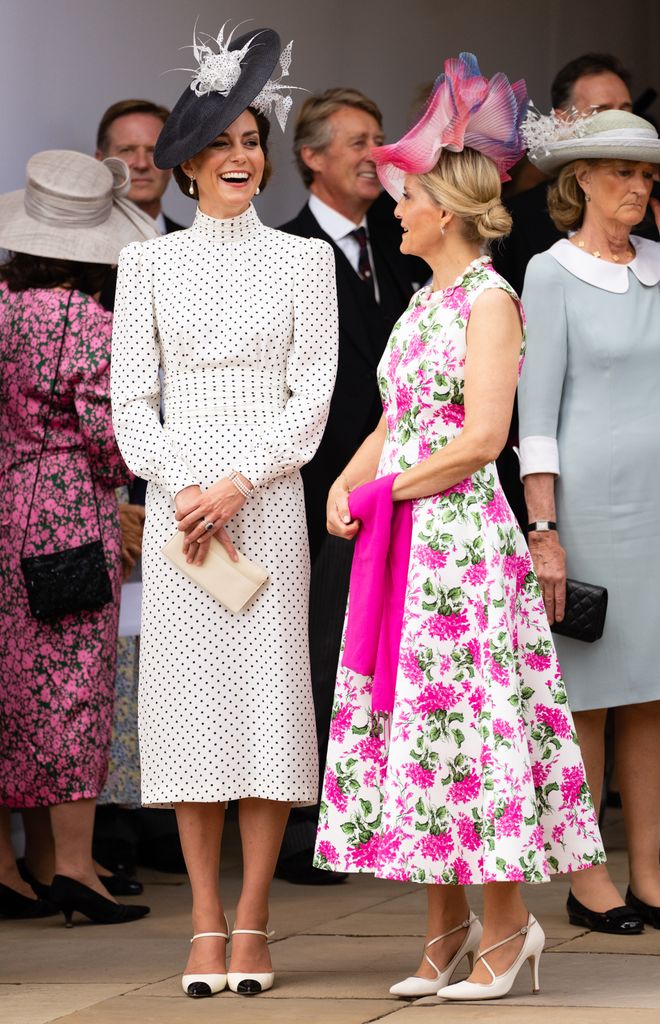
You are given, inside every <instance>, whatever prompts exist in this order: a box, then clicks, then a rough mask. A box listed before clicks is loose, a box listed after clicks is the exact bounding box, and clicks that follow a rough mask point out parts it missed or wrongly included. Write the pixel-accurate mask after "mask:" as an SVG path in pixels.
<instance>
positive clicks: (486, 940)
mask: <svg viewBox="0 0 660 1024" xmlns="http://www.w3.org/2000/svg"><path fill="white" fill-rule="evenodd" d="M527 918H528V911H527V907H526V906H525V904H524V901H523V898H522V892H521V890H520V885H519V884H518V882H491V883H490V884H488V885H485V886H484V918H483V926H484V932H483V936H482V938H481V943H480V950H484V949H488V947H489V946H492V945H494V944H495V943H496V942H501V941H502V940H503V939H507V938H508V937H509V936H510V935H515V933H516V932H517V931H519V930H520V929H521V928H522V927H523V926H524V925H526V924H527ZM524 941H525V937H524V936H523V935H519V936H518V937H517V938H515V939H513V940H512V941H511V942H507V943H505V945H504V946H500V948H499V949H494V950H493V952H492V953H489V954H488V957H487V960H488V963H489V965H490V967H491V969H492V970H493V971H494V972H495V974H496V975H499V974H504V972H505V971H507V970H508V969H509V967H511V964H512V963H513V961H514V960H515V959H516V957H517V956H518V953H519V952H520V950H521V949H522V946H523V942H524ZM469 980H470V981H474V982H477V983H478V984H480V985H490V984H491V982H492V980H493V979H492V977H491V975H490V972H489V971H488V969H487V968H486V966H485V965H484V964H483V963H482V961H481V960H478V961H477V962H476V963H475V965H474V970H473V971H472V974H471V975H470V979H469Z"/></svg>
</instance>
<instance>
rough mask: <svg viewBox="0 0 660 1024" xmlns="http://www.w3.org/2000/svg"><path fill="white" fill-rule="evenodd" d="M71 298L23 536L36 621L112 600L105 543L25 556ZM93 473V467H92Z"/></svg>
mask: <svg viewBox="0 0 660 1024" xmlns="http://www.w3.org/2000/svg"><path fill="white" fill-rule="evenodd" d="M70 304H71V295H69V301H68V303H67V307H66V316H65V319H64V330H63V331H62V343H61V345H60V352H59V356H58V359H57V366H56V369H55V376H54V378H53V383H52V385H51V389H50V399H49V403H48V412H47V414H46V420H45V423H44V436H43V440H42V442H41V451H40V452H39V460H38V462H37V470H36V473H35V475H34V486H33V488H32V498H31V499H30V507H29V509H28V517H27V525H26V527H25V533H24V534H23V544H22V546H21V570H22V572H23V578H24V580H25V587H26V590H27V597H28V604H29V606H30V612H31V614H32V616H33V618H35V619H57V618H60V616H63V615H72V614H76V613H77V612H81V611H96V610H97V609H99V608H102V607H103V606H104V605H106V604H108V603H109V602H110V601H112V583H111V581H110V575H109V573H108V567H107V564H106V561H105V553H104V551H103V543H102V541H101V540H100V539H99V540H92V541H89V542H88V543H87V544H79V545H78V547H75V548H67V549H65V550H64V551H53V552H51V553H50V554H48V555H31V556H30V557H28V558H24V557H23V552H24V550H25V542H26V540H27V535H28V530H29V528H30V517H31V514H32V505H33V503H34V496H35V494H36V491H37V483H38V481H39V470H40V469H41V459H42V456H43V453H44V448H45V445H46V435H47V433H48V423H49V420H50V414H51V409H52V405H53V394H54V392H55V385H56V383H57V377H58V374H59V369H60V361H61V358H62V350H63V348H64V337H65V334H66V326H67V322H68V319H69V306H70ZM90 473H91V467H90ZM92 489H93V492H94V505H95V507H96V522H97V524H98V528H99V538H100V536H101V517H100V515H99V506H98V501H97V499H96V484H95V483H94V477H93V475H92Z"/></svg>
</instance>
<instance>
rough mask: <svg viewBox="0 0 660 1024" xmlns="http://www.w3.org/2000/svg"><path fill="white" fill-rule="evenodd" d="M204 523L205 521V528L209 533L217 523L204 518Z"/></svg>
mask: <svg viewBox="0 0 660 1024" xmlns="http://www.w3.org/2000/svg"><path fill="white" fill-rule="evenodd" d="M202 523H203V525H204V529H205V530H206V532H207V533H210V532H211V530H212V529H213V528H214V527H215V523H211V522H209V520H208V519H202Z"/></svg>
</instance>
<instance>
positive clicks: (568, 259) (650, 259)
mask: <svg viewBox="0 0 660 1024" xmlns="http://www.w3.org/2000/svg"><path fill="white" fill-rule="evenodd" d="M630 241H631V243H632V244H633V246H634V247H635V253H636V255H635V258H634V260H631V262H630V263H625V264H623V265H622V264H620V263H610V262H609V261H608V260H601V259H598V257H597V256H592V255H591V253H589V252H585V251H584V249H578V248H577V246H575V245H573V243H572V242H569V240H568V239H567V238H562V239H560V240H559V241H558V242H555V244H554V245H552V246H550V248H549V249H548V252H549V253H550V255H551V256H553V257H554V258H555V259H556V260H557V263H559V264H561V266H562V267H563V268H564V270H568V272H569V273H570V274H573V275H574V277H579V278H580V280H581V281H584V282H586V284H592V285H594V287H596V288H602V289H603V290H604V291H606V292H618V293H620V294H623V293H624V292H627V291H628V288H629V286H630V278H629V275H628V271H629V270H632V272H633V274H634V275H635V277H636V278H637V280H638V281H639V282H640V284H645V285H649V286H651V285H655V284H658V282H659V281H660V242H652V241H651V240H650V239H648V238H639V237H638V236H637V235H631V236H630Z"/></svg>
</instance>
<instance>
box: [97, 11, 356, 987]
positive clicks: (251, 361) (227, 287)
mask: <svg viewBox="0 0 660 1024" xmlns="http://www.w3.org/2000/svg"><path fill="white" fill-rule="evenodd" d="M272 37H274V39H275V41H276V42H275V43H273V41H272ZM259 41H260V47H261V48H260V49H259V50H254V51H253V50H250V51H249V53H248V57H247V58H245V59H244V60H243V62H242V64H241V65H240V68H239V70H240V80H239V82H240V84H241V85H242V87H243V88H242V92H239V86H236V88H235V89H234V90H233V92H230V94H229V97H226V96H224V95H220V94H218V93H209V94H206V95H204V96H202V97H201V98H200V97H198V96H197V95H196V94H195V93H194V92H193V91H192V90H190V89H188V90H186V92H185V93H184V95H183V96H182V97H181V100H180V101H179V103H178V104H177V106H176V108H175V110H174V111H173V114H172V118H171V119H170V122H168V124H167V125H166V126H165V129H164V131H163V135H162V136H161V138H160V140H159V143H158V147H157V149H156V160H157V162H158V163H159V165H160V166H164V167H172V166H174V167H175V176H176V177H177V180H178V182H179V184H180V185H181V187H182V190H184V191H185V193H186V194H188V193H190V194H192V195H194V196H195V197H196V198H198V199H199V207H198V210H197V214H196V217H195V221H194V223H193V225H192V227H191V228H190V229H189V230H187V231H180V232H176V233H174V234H170V235H165V236H163V237H161V238H158V239H156V240H154V244H152V245H144V246H143V245H140V244H138V245H130V246H128V247H127V248H126V249H124V251H123V253H122V256H121V259H120V263H119V275H118V288H117V304H116V311H115V327H114V333H113V356H112V394H113V410H114V422H115V429H116V434H117V439H118V442H119V446H120V448H121V451H122V453H123V455H124V457H125V459H126V462H127V464H128V465H129V466H130V467H131V469H132V470H133V471H134V472H136V473H137V474H139V475H140V476H141V477H143V478H146V479H147V480H148V481H149V486H148V490H147V500H146V526H145V535H144V551H143V586H144V591H143V606H142V642H141V652H140V694H139V734H140V755H141V761H142V802H143V803H144V804H146V805H151V806H162V805H169V804H174V806H175V808H176V812H177V819H178V824H179V831H180V834H181V840H182V845H183V850H184V854H185V858H186V863H187V866H188V870H189V874H190V878H191V883H192V890H193V926H194V927H193V931H194V934H195V936H197V935H198V933H204V934H202V935H200V937H199V939H198V941H195V942H194V943H193V944H192V946H191V954H190V958H189V961H188V966H187V968H186V974H185V975H184V990H185V991H186V992H187V993H188V994H189V995H195V996H198V995H211V994H212V993H213V992H215V991H219V990H220V989H221V988H223V987H224V986H225V984H226V983H227V980H228V982H229V986H230V988H232V989H233V990H234V991H240V992H242V993H245V994H250V993H252V992H258V991H261V989H263V988H268V987H270V985H271V984H272V978H273V976H272V973H271V966H270V957H269V954H268V949H267V946H266V942H265V941H264V936H265V935H266V933H267V924H268V890H269V886H270V882H271V879H272V874H273V870H274V866H275V860H276V857H277V853H278V850H279V846H280V843H281V837H282V833H283V830H284V826H285V823H286V819H287V816H288V813H289V809H290V807H291V805H292V804H299V805H305V804H313V803H315V801H316V800H317V797H318V756H317V746H316V732H315V724H314V706H313V701H312V691H311V681H310V669H309V652H308V645H307V604H308V585H309V568H310V567H309V550H308V543H307V532H306V525H305V507H304V498H303V487H302V480H301V477H300V472H299V470H300V467H301V466H302V465H303V464H304V463H306V462H308V461H309V460H310V459H311V458H312V456H313V455H314V452H315V451H316V448H317V446H318V444H319V442H320V440H321V436H322V434H323V430H324V427H325V422H326V419H327V415H328V410H329V405H330V399H331V395H332V389H333V385H334V380H335V373H336V363H337V338H338V327H337V306H336V289H335V279H334V275H335V271H334V256H333V252H332V249H331V247H330V246H329V245H327V244H326V243H325V242H322V241H320V240H317V239H302V238H297V237H294V236H291V235H287V234H284V233H283V232H280V231H276V230H273V229H271V228H268V227H266V226H265V225H263V224H262V223H261V222H260V220H259V218H258V216H257V214H256V212H255V210H254V207H253V206H252V205H251V200H252V198H253V196H254V195H255V193H256V192H258V191H259V186H261V188H263V187H264V184H265V183H266V181H267V179H268V176H269V172H270V167H269V164H268V160H267V138H268V130H269V123H268V120H267V119H266V117H265V116H264V115H263V113H261V112H260V111H258V110H257V109H255V108H254V107H249V108H247V109H246V106H245V101H246V98H247V101H249V102H251V98H252V97H254V96H255V95H256V92H257V91H258V90H259V89H261V87H262V85H263V84H264V83H263V81H262V82H261V83H259V82H258V80H257V79H258V76H256V71H255V70H254V69H253V68H252V67H251V66H249V58H250V54H252V53H253V52H255V53H256V54H257V57H258V58H259V59H261V60H262V59H263V54H264V49H263V48H265V50H266V51H268V52H271V53H274V55H275V56H274V61H273V63H272V64H271V65H270V70H271V71H272V67H273V66H274V64H275V63H276V62H277V57H278V55H279V40H278V38H277V35H276V34H275V33H274V32H270V31H269V30H265V32H262V33H260V35H259ZM245 42H246V37H241V38H240V39H237V40H236V42H235V43H232V44H231V47H230V50H229V51H227V52H229V53H230V55H231V53H232V52H233V50H234V48H237V52H239V51H240V50H241V47H242V46H244V45H245ZM274 47H275V49H274ZM252 63H253V65H254V64H255V63H256V58H255V60H253V62H252ZM257 70H258V69H257ZM268 74H270V71H269V72H268ZM255 76H256V77H255ZM250 83H252V91H251V92H250V88H251V85H250ZM232 97H234V98H233V99H232ZM241 101H242V102H243V106H240V102H241ZM202 103H204V104H208V105H206V106H205V107H204V110H205V112H206V115H208V116H206V120H205V121H204V122H202V121H201V120H200V118H199V115H198V113H197V111H198V107H199V105H200V104H202ZM161 407H162V414H163V422H162V424H161V420H160V414H161ZM232 471H236V472H237V473H238V474H239V475H238V478H237V484H235V483H234V482H232V480H230V479H229V477H230V474H231V473H232ZM205 522H206V523H212V524H213V529H212V530H211V531H209V532H206V530H205ZM177 526H179V528H181V529H184V530H185V531H186V543H187V545H188V551H189V553H190V558H194V559H195V561H196V562H198V563H201V562H202V561H203V559H204V556H205V552H206V550H207V545H206V542H207V540H208V538H209V536H212V535H215V536H217V537H218V539H219V540H220V541H221V542H222V543H223V544H224V545H225V547H226V548H227V549H228V550H229V551H230V552H232V551H233V550H234V548H233V545H235V547H236V550H238V551H241V552H242V553H243V554H244V555H245V556H247V558H249V559H251V560H253V561H255V562H257V563H259V564H261V565H263V566H264V567H265V568H266V570H267V571H268V582H267V584H266V585H265V586H264V587H263V588H262V589H261V590H260V591H259V592H258V593H257V595H256V596H255V597H254V598H253V599H252V600H251V601H250V602H249V603H248V605H247V606H246V608H245V609H244V610H243V611H241V612H238V613H236V614H234V613H232V612H229V611H228V610H226V609H225V608H224V607H223V606H222V605H221V604H220V603H219V602H218V601H216V600H215V599H214V598H213V597H211V596H209V595H208V594H207V593H205V592H204V591H203V590H201V589H200V588H199V587H198V586H197V585H196V584H195V583H193V582H192V581H191V580H189V579H188V578H187V577H185V576H184V575H182V574H181V573H180V572H179V571H178V570H177V569H176V568H175V567H174V566H173V565H172V564H171V563H169V562H168V561H167V560H166V558H165V557H164V556H163V554H162V552H161V549H162V547H163V545H164V544H165V543H166V542H167V541H168V540H169V539H170V538H171V537H172V536H173V535H174V533H175V531H176V529H177ZM228 800H239V801H240V810H239V818H240V826H241V835H242V838H243V857H244V886H243V891H242V893H241V896H240V899H239V902H238V906H237V909H236V918H235V924H236V930H238V934H235V937H234V941H233V943H232V961H231V966H230V971H229V974H228V975H225V938H224V934H225V933H226V925H225V917H224V907H223V904H222V900H221V896H220V892H219V886H218V867H219V859H220V842H221V836H222V829H223V821H224V807H225V803H226V801H228ZM246 929H247V930H250V933H248V934H246V932H245V930H246ZM236 930H235V931H236ZM209 932H210V933H213V934H211V935H209V934H208V933H209ZM210 971H212V972H213V973H212V974H209V973H208V972H210ZM199 972H204V974H200V973H199Z"/></svg>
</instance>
